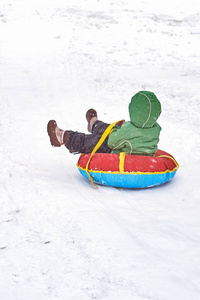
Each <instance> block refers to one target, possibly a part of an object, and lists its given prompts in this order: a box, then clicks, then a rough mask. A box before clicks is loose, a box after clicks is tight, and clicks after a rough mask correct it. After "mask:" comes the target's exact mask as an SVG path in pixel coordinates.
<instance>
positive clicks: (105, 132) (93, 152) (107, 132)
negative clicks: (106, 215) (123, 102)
mask: <svg viewBox="0 0 200 300" xmlns="http://www.w3.org/2000/svg"><path fill="white" fill-rule="evenodd" d="M121 121H123V120H119V121H116V122H114V123H112V124H110V125H109V126H108V127H107V128H106V130H105V131H104V133H103V134H102V136H101V138H100V140H99V141H98V143H97V144H96V146H95V147H94V149H93V151H92V153H91V155H90V158H89V159H88V162H87V165H86V168H85V171H86V173H87V174H88V176H89V179H90V181H91V182H92V184H93V186H94V187H95V188H97V189H98V187H97V186H96V184H94V182H93V178H92V177H91V175H90V172H89V170H88V167H89V163H90V161H91V158H92V156H93V155H94V154H95V152H96V151H97V150H98V149H99V147H100V146H101V145H102V144H103V142H104V141H105V139H106V138H107V136H108V135H109V134H110V133H111V132H112V129H113V127H114V126H115V125H116V124H117V123H118V122H121Z"/></svg>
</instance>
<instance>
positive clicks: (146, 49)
mask: <svg viewBox="0 0 200 300" xmlns="http://www.w3.org/2000/svg"><path fill="white" fill-rule="evenodd" d="M0 57H1V60H0V84H1V85H0V91H1V93H0V111H1V118H0V138H1V144H0V161H1V169H0V265H1V268H0V282H1V284H0V295H1V299H3V300H27V299H29V300H35V299H40V300H43V299H44V300H45V299H48V300H49V299H59V300H63V299H69V300H78V299H81V300H91V299H99V300H113V299H115V300H122V299H123V300H133V299H134V300H146V299H148V300H149V299H152V300H175V299H176V300H177V299H181V300H191V299H193V300H196V299H199V295H200V285H199V278H200V255H199V251H200V218H199V216H200V203H199V200H200V199H199V198H200V196H199V195H200V185H199V182H200V172H199V167H200V151H199V149H200V134H199V128H200V101H199V92H198V89H199V81H200V2H199V1H197V0H191V1H189V2H186V1H181V0H180V1H177V2H176V1H172V0H168V1H167V2H164V1H157V0H151V1H150V2H149V1H147V0H142V1H128V0H123V1H120V0H116V1H112V0H79V1H76V0H73V1H72V0H68V1H64V0H63V1H62V0H49V1H45V0H43V1H41V0H40V1H36V0H35V1H29V0H27V1H23V0H9V1H8V0H1V8H0ZM139 90H150V91H153V92H154V93H155V94H156V95H157V97H158V98H159V99H160V101H161V104H162V114H161V116H160V118H159V123H160V125H161V126H162V132H161V139H160V143H159V148H160V149H162V150H165V151H167V152H169V153H170V154H172V155H173V156H174V157H175V158H176V160H177V161H178V163H179V165H180V168H179V170H178V171H177V174H176V176H175V177H174V179H173V180H172V181H171V182H169V183H167V184H165V185H163V186H160V187H156V188H150V189H142V190H122V189H115V188H111V187H103V186H99V188H98V189H94V188H93V186H92V185H91V183H90V182H88V181H86V180H85V179H84V178H83V177H82V176H81V175H80V174H79V171H78V169H77V167H76V162H77V160H78V156H77V155H72V154H69V153H68V151H67V149H66V148H65V147H61V148H53V147H51V145H50V143H49V138H48V136H47V132H46V125H47V122H48V121H49V120H50V119H55V120H57V122H58V125H59V126H60V127H61V128H64V129H71V130H78V131H82V132H87V124H86V120H85V113H86V111H87V109H89V108H91V107H93V108H95V109H96V110H97V111H98V116H99V119H102V120H105V121H106V122H114V121H116V120H119V119H126V120H128V104H129V101H130V99H131V97H132V96H133V95H134V94H135V93H136V92H138V91H139Z"/></svg>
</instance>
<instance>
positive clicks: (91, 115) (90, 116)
mask: <svg viewBox="0 0 200 300" xmlns="http://www.w3.org/2000/svg"><path fill="white" fill-rule="evenodd" d="M86 120H87V121H88V131H89V132H90V133H91V132H92V126H93V125H94V123H95V122H96V121H97V112H96V110H95V109H93V108H90V109H89V110H88V111H87V112H86Z"/></svg>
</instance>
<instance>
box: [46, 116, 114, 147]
mask: <svg viewBox="0 0 200 300" xmlns="http://www.w3.org/2000/svg"><path fill="white" fill-rule="evenodd" d="M108 125H109V124H106V123H103V122H101V121H96V122H95V123H94V126H93V127H92V134H85V133H81V132H77V131H71V130H66V131H64V130H62V129H60V128H59V127H58V126H57V123H56V121H54V120H51V121H49V122H48V125H47V132H48V135H49V137H50V142H51V144H52V146H55V147H60V146H61V145H63V144H64V145H65V146H66V147H67V149H68V150H69V151H70V152H71V153H91V152H92V151H93V149H94V147H95V146H96V144H97V143H98V141H99V139H100V138H101V136H102V134H103V132H104V131H105V129H106V128H107V127H108ZM97 152H101V153H110V152H111V149H110V148H109V147H108V145H107V139H106V140H105V141H104V142H103V143H102V145H101V146H100V147H99V149H98V150H97Z"/></svg>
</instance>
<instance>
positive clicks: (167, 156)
mask: <svg viewBox="0 0 200 300" xmlns="http://www.w3.org/2000/svg"><path fill="white" fill-rule="evenodd" d="M157 157H166V158H170V159H171V160H173V162H174V163H175V165H176V167H177V169H178V168H179V164H178V163H177V161H176V160H175V159H174V158H173V157H172V156H170V155H159V156H157Z"/></svg>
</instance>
